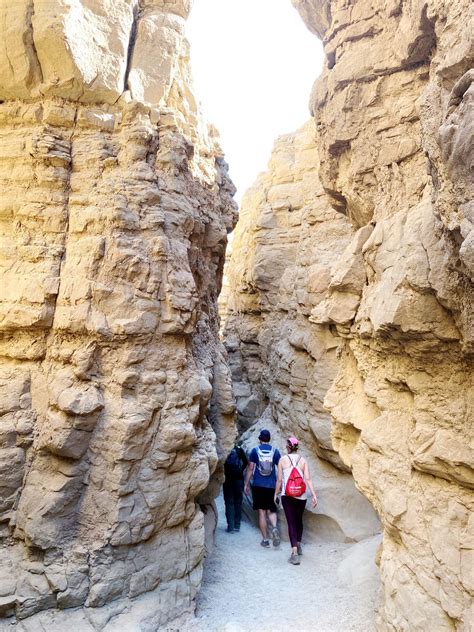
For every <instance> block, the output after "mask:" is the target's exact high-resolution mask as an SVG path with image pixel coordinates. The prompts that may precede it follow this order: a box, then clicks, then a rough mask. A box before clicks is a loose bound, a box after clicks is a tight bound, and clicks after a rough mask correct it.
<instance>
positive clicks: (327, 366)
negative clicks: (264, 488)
mask: <svg viewBox="0 0 474 632" xmlns="http://www.w3.org/2000/svg"><path fill="white" fill-rule="evenodd" d="M314 132H315V130H314V125H313V122H312V121H310V122H309V123H307V124H306V125H305V126H304V127H303V128H302V129H301V130H299V131H298V132H297V133H296V134H290V135H287V136H282V137H281V138H279V139H278V140H277V142H276V143H275V147H274V151H273V154H272V157H271V160H270V162H269V171H268V172H267V173H264V174H262V175H261V176H260V177H259V178H258V179H257V181H256V183H255V185H254V186H253V187H252V188H251V189H250V190H249V191H248V192H247V193H246V195H245V197H244V199H243V202H242V208H241V212H240V218H239V223H238V225H237V229H236V231H235V234H234V239H233V248H232V255H231V258H230V260H229V263H228V266H227V274H228V280H229V288H230V289H229V291H228V295H227V297H226V299H227V307H226V308H227V310H228V316H227V319H226V324H225V344H226V347H227V350H228V354H229V363H230V367H231V371H232V377H233V388H234V394H235V397H236V401H237V421H238V424H239V425H240V428H241V429H246V428H249V427H250V426H251V425H252V424H253V423H255V420H256V418H258V417H259V416H260V414H261V410H262V408H265V407H266V406H267V404H269V409H268V410H267V411H265V414H264V415H263V418H264V419H265V421H264V425H265V426H266V427H272V421H271V420H269V418H268V412H269V411H270V410H271V414H270V417H272V418H273V420H274V421H275V422H276V424H277V428H275V429H274V430H277V432H275V431H274V433H273V434H275V436H278V438H279V439H280V443H279V444H278V441H277V445H279V447H280V449H282V448H284V439H283V440H281V435H282V434H284V433H287V434H288V433H294V434H297V435H298V436H299V437H300V438H301V439H302V440H303V442H304V447H305V449H307V450H308V453H305V455H306V456H307V457H308V459H309V462H310V465H311V470H312V471H313V474H314V475H315V478H316V480H317V481H318V490H319V497H320V503H319V507H318V520H319V523H320V524H319V525H318V527H317V528H319V529H320V530H322V529H326V530H327V529H331V530H332V531H333V533H334V535H335V536H337V537H341V536H342V538H343V539H346V540H348V541H351V540H360V539H363V538H366V537H368V536H372V535H373V534H374V533H377V531H378V529H379V522H378V520H377V517H376V515H375V512H374V511H373V509H372V508H371V507H370V505H369V503H368V502H367V501H366V500H365V499H364V498H363V497H362V495H361V494H360V493H359V492H358V491H357V490H356V489H355V487H354V483H353V480H352V477H351V476H350V474H349V473H348V472H349V471H350V470H349V468H348V467H347V466H345V465H344V464H343V462H342V461H341V458H340V457H339V455H338V454H337V452H336V451H335V450H334V447H333V445H332V441H331V436H330V435H331V417H330V415H329V414H328V413H327V412H326V411H325V410H324V408H323V400H324V397H325V395H326V393H327V391H328V388H329V386H330V384H331V382H332V380H333V379H334V378H335V376H336V371H337V363H338V360H337V348H338V345H339V343H340V338H339V336H338V335H337V332H336V331H335V329H334V328H330V327H328V326H327V325H324V324H323V325H314V324H313V323H311V322H310V320H309V318H310V315H311V311H312V310H313V309H315V308H316V306H317V305H319V304H320V303H321V302H323V301H324V298H325V296H326V295H327V294H328V292H329V279H330V273H331V265H332V262H333V261H334V257H337V256H338V255H340V254H342V252H343V250H344V248H345V247H346V245H347V244H348V243H349V240H350V235H351V227H350V224H349V223H348V221H347V220H346V218H345V217H343V216H342V215H341V214H340V213H338V212H337V211H335V210H334V209H333V208H331V205H330V204H329V202H328V200H327V198H326V196H325V194H324V191H323V189H322V187H321V185H320V183H319V180H318V166H317V165H318V153H317V149H316V146H315V142H314ZM338 308H339V306H338ZM341 309H346V308H345V307H344V306H342V308H341ZM254 443H256V440H255V439H254ZM311 453H312V454H313V458H311ZM317 455H318V456H320V457H322V459H323V460H320V459H317V458H314V457H316V456H317ZM348 507H350V511H348ZM315 528H316V526H315Z"/></svg>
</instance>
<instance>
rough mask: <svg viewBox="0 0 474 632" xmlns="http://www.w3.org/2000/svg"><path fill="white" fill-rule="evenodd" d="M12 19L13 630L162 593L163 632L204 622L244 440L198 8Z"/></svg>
mask: <svg viewBox="0 0 474 632" xmlns="http://www.w3.org/2000/svg"><path fill="white" fill-rule="evenodd" d="M8 5H9V6H8V7H7V4H5V5H4V6H3V8H2V9H1V10H0V11H1V13H0V32H1V37H0V41H1V42H2V43H1V44H0V77H1V85H0V99H1V101H2V103H1V104H0V139H1V140H0V143H1V147H2V152H1V163H0V179H1V190H2V196H1V216H0V221H1V234H2V238H1V239H2V246H3V247H2V254H1V258H0V274H1V286H2V302H1V307H0V310H1V311H0V329H1V340H0V353H1V355H2V363H1V369H0V408H1V415H2V416H1V417H0V523H1V538H2V540H1V541H2V549H1V557H0V614H4V615H10V614H16V616H17V617H18V618H25V617H28V616H29V615H32V614H34V613H35V612H38V611H40V610H43V609H48V608H56V607H57V608H60V609H63V608H71V607H75V606H82V605H86V606H88V608H87V609H86V611H87V613H88V614H87V617H88V619H89V620H90V621H92V620H94V621H95V623H94V626H96V624H97V621H98V620H99V619H100V617H105V619H104V620H103V621H102V623H103V624H104V625H105V623H104V622H106V621H107V616H112V614H113V615H114V616H116V615H117V616H118V615H119V614H120V612H121V611H122V610H124V609H125V608H128V606H129V600H130V599H133V598H135V597H137V596H139V595H141V594H142V593H145V592H148V591H153V590H154V591H155V594H154V598H153V600H150V599H148V601H147V602H146V603H147V604H148V606H147V608H148V609H147V608H144V610H146V616H147V617H148V619H147V620H148V621H149V622H151V623H152V624H153V625H154V626H155V627H153V628H152V629H156V626H158V625H160V624H162V623H163V622H165V621H166V620H168V619H170V618H172V617H174V616H176V615H177V614H178V613H179V614H181V613H183V612H184V611H186V610H189V609H190V607H191V604H192V600H193V598H194V595H195V593H196V590H197V588H198V587H199V584H200V576H201V560H202V556H203V551H204V528H203V513H202V511H201V510H200V508H199V504H198V502H200V503H208V502H210V501H211V500H212V493H213V489H210V488H209V487H208V484H209V479H210V475H211V474H212V472H214V470H215V469H216V465H217V463H218V457H219V456H220V455H221V453H224V452H226V451H227V448H228V444H229V443H230V442H231V441H232V439H233V399H232V394H231V391H230V379H229V377H228V370H227V367H226V361H225V351H224V349H223V347H222V345H221V343H219V340H218V315H217V295H218V292H219V288H220V283H221V278H222V268H223V261H224V256H225V246H226V234H227V232H228V231H229V230H231V228H232V226H233V224H234V222H235V205H234V203H233V201H232V194H233V186H232V184H231V183H230V181H229V180H228V177H227V172H226V164H225V162H224V161H223V158H222V153H221V150H220V149H219V146H218V144H217V139H216V138H215V136H214V133H213V132H212V130H209V129H207V126H206V125H204V123H203V122H202V120H201V119H200V115H199V112H198V109H197V107H196V103H195V101H194V98H193V95H192V93H191V91H190V85H191V80H190V71H189V51H188V44H187V42H186V40H185V38H184V23H185V19H186V17H187V15H188V11H189V8H190V6H189V5H190V2H188V1H186V0H174V1H168V0H143V1H142V0H140V1H139V2H138V1H136V0H119V1H116V0H114V1H113V2H112V1H110V0H95V1H89V0H87V1H86V0H84V2H82V3H80V2H77V3H74V4H70V3H63V2H60V1H59V0H58V1H54V2H48V3H41V2H36V1H35V2H33V1H31V0H23V1H21V2H20V1H18V2H14V3H8ZM205 490H207V491H205ZM112 601H114V602H115V605H114V607H113V610H112V611H110V610H109V611H108V612H109V615H107V616H105V615H102V614H93V613H94V612H96V611H97V613H100V612H105V609H101V608H100V607H101V606H104V604H108V603H109V602H112ZM110 612H112V614H110ZM38 616H39V615H38ZM75 616H76V615H75ZM82 616H83V615H82V614H77V617H79V618H80V617H82ZM94 617H95V619H94ZM97 617H98V618H99V619H97ZM78 621H79V619H78ZM80 621H81V623H80V625H82V626H83V627H81V629H84V630H86V629H89V627H88V626H89V624H87V625H86V622H85V620H83V619H82V618H80ZM151 623H150V625H151ZM76 624H77V625H79V623H77V622H76ZM25 625H26V624H25ZM38 625H39V624H38ZM97 625H99V624H97ZM101 625H102V624H100V625H99V628H97V627H94V629H102V628H101ZM137 625H138V623H137ZM140 625H141V624H140ZM143 625H144V626H145V624H143ZM90 626H91V629H92V623H91V624H90ZM102 627H103V626H102ZM25 629H27V628H25ZM48 629H50V628H48ZM62 629H64V628H62ZM77 629H78V628H77ZM137 629H138V628H137ZM140 629H148V628H146V626H145V627H141V628H140ZM150 629H151V628H150Z"/></svg>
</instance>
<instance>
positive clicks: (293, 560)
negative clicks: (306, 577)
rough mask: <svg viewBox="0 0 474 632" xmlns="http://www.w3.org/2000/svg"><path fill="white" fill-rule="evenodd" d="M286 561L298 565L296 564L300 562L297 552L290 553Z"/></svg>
mask: <svg viewBox="0 0 474 632" xmlns="http://www.w3.org/2000/svg"><path fill="white" fill-rule="evenodd" d="M288 561H289V563H290V564H295V566H296V565H298V564H301V562H300V558H299V556H298V553H292V554H291V555H290V557H289V559H288Z"/></svg>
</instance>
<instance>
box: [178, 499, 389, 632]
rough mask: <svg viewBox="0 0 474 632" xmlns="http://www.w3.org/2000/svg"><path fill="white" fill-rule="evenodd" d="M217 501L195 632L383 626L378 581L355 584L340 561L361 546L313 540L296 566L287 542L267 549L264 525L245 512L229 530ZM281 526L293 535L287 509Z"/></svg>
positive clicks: (368, 630)
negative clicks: (232, 530)
mask: <svg viewBox="0 0 474 632" xmlns="http://www.w3.org/2000/svg"><path fill="white" fill-rule="evenodd" d="M217 506H218V511H219V522H218V526H217V530H216V545H215V548H214V550H213V552H212V553H211V556H210V558H209V559H208V560H207V562H206V566H205V571H204V578H203V583H202V588H201V591H200V593H199V596H198V601H197V609H196V619H195V620H194V621H193V623H192V625H190V626H189V632H191V630H192V631H193V632H250V631H252V630H258V632H289V631H290V630H298V632H374V631H375V624H374V619H375V608H376V607H377V604H378V590H379V588H378V583H376V582H374V581H373V580H370V579H369V580H365V581H361V582H360V583H358V584H357V583H355V584H352V585H348V584H347V583H346V582H344V581H343V580H342V579H341V578H340V577H339V575H338V567H339V565H340V563H341V562H342V561H343V560H344V559H345V558H346V557H347V555H348V553H349V552H350V551H351V549H352V548H353V547H354V546H356V547H357V546H358V545H353V544H344V543H340V542H328V541H320V542H315V541H313V542H310V543H306V544H304V550H303V557H302V560H301V564H300V565H299V566H292V565H291V564H289V563H288V557H289V553H290V546H289V543H288V542H287V541H284V540H283V541H282V542H281V544H280V546H279V547H278V548H274V547H271V548H270V549H264V548H263V547H261V546H260V540H261V536H260V532H259V531H258V529H257V527H255V526H254V525H253V524H250V523H249V522H248V520H247V519H245V518H244V519H243V521H242V525H241V531H240V533H231V534H229V533H226V531H225V529H226V522H225V516H224V503H223V500H222V497H220V498H219V499H217ZM279 528H280V531H281V532H282V535H283V536H286V521H285V518H284V515H283V512H282V510H279ZM303 543H304V535H303ZM186 632H188V630H186Z"/></svg>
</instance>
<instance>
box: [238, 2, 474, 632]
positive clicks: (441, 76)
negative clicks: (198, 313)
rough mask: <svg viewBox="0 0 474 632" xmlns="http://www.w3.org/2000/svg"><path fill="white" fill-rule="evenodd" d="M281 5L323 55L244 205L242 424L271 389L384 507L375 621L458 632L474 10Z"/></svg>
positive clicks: (468, 570)
mask: <svg viewBox="0 0 474 632" xmlns="http://www.w3.org/2000/svg"><path fill="white" fill-rule="evenodd" d="M293 4H294V5H295V6H296V7H297V9H298V10H299V11H300V13H301V15H302V17H303V19H304V20H305V22H306V24H307V26H308V27H309V28H310V30H311V31H313V32H314V33H315V34H316V35H317V36H318V37H320V38H322V39H323V43H324V47H325V54H326V60H325V67H324V70H323V73H322V76H321V77H320V78H319V79H318V80H317V81H316V83H315V86H314V89H313V92H312V95H311V111H312V115H313V121H312V122H311V123H309V124H307V125H306V126H305V128H304V129H303V130H300V131H298V132H297V133H296V134H295V135H290V136H286V137H283V138H281V139H279V140H278V141H277V143H276V146H275V151H274V154H273V156H272V159H271V161H270V164H269V172H268V173H267V174H265V175H264V176H263V178H261V179H260V180H259V181H257V183H256V185H255V187H253V188H252V189H251V190H250V191H249V192H248V194H247V196H246V197H245V199H244V202H243V208H242V214H241V220H240V222H241V223H240V222H239V227H238V229H237V231H238V232H237V235H236V238H235V241H234V245H233V253H232V258H231V262H230V266H229V270H230V272H229V283H230V295H229V297H228V298H227V309H228V312H229V316H228V319H227V323H226V345H227V347H228V350H229V354H230V362H231V369H232V373H233V379H234V382H235V394H236V398H237V407H238V420H239V424H240V426H241V427H242V428H246V427H248V426H249V424H250V423H251V421H252V419H253V418H255V417H256V416H258V415H259V414H260V413H261V411H262V410H263V409H264V408H265V407H266V406H267V405H269V406H270V408H271V411H272V416H273V418H274V419H275V421H276V423H277V424H278V426H279V427H281V428H282V430H283V431H284V432H292V433H294V434H296V435H297V436H299V437H301V438H302V439H303V441H304V442H305V444H306V445H308V446H310V447H311V449H312V451H313V452H314V453H315V454H317V455H318V456H319V457H320V459H324V460H325V461H328V462H329V463H330V464H332V466H334V467H335V468H337V469H338V470H341V471H348V470H350V471H352V474H353V476H354V479H355V481H356V484H357V487H358V488H359V489H360V490H361V491H362V493H363V494H364V495H365V496H366V497H367V498H368V499H369V500H370V502H371V503H372V505H373V506H374V508H375V509H376V510H377V513H378V514H379V516H380V518H381V521H382V529H383V548H382V551H381V555H380V568H381V576H382V582H383V592H384V601H383V605H382V607H381V610H380V613H379V618H378V626H379V629H380V630H390V631H406V632H408V631H409V632H413V631H414V630H420V631H422V630H423V631H424V630H426V629H436V630H437V631H438V630H439V631H444V630H446V631H448V630H460V631H465V632H467V630H469V626H470V622H471V621H472V612H471V611H470V608H471V605H472V592H473V589H474V584H473V572H472V569H473V552H472V535H471V533H472V515H473V513H472V510H473V497H472V488H473V487H474V475H473V450H472V439H473V419H474V410H473V393H474V388H473V386H474V385H473V371H472V352H473V336H474V328H473V323H472V313H473V295H474V292H473V283H472V282H473V272H474V267H473V261H474V230H473V228H474V226H473V224H474V207H473V202H472V193H473V190H472V189H473V185H472V165H473V162H472V161H473V153H472V152H473V150H472V147H473V130H474V124H473V116H472V114H473V100H474V92H473V87H472V83H471V82H472V79H473V71H472V65H473V58H474V55H473V41H472V28H471V27H472V19H473V9H474V8H473V6H472V4H471V3H469V2H468V1H467V0H455V1H450V2H447V1H441V0H405V1H402V0H393V1H391V2H382V1H381V0H374V1H372V2H366V1H365V0H356V1H354V2H348V1H346V0H326V1H325V0H293ZM318 179H319V180H318ZM329 414H330V416H329ZM330 426H332V429H331V430H330ZM316 485H318V479H317V477H316Z"/></svg>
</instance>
